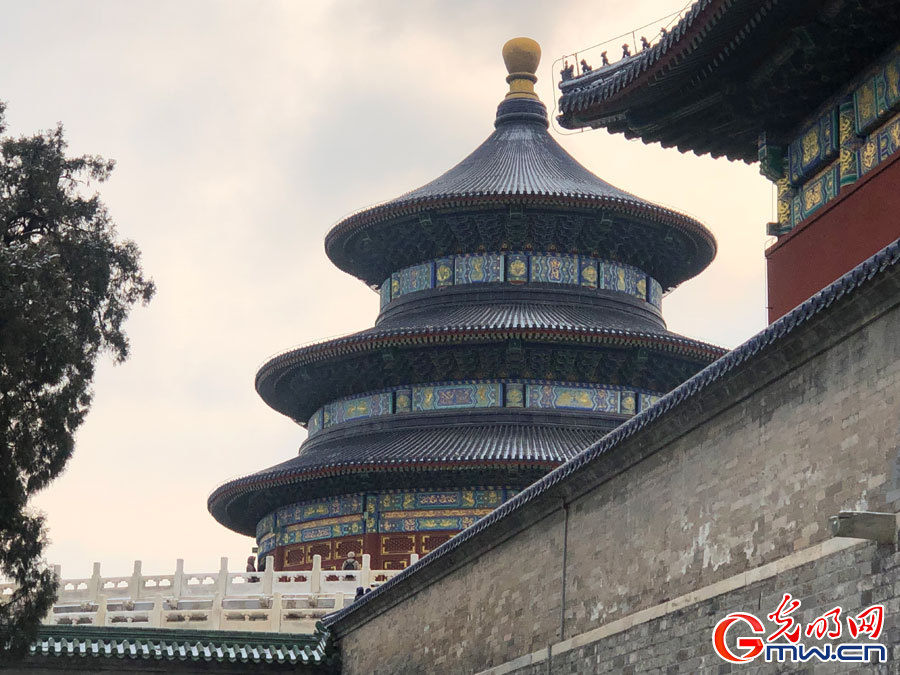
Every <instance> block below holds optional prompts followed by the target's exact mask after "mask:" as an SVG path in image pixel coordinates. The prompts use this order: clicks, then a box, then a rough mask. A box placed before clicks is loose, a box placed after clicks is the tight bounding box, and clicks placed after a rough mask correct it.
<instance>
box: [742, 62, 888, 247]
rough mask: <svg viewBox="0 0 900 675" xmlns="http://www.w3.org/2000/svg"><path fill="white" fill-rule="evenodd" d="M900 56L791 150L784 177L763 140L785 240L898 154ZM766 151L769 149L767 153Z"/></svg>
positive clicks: (777, 226) (777, 229)
mask: <svg viewBox="0 0 900 675" xmlns="http://www.w3.org/2000/svg"><path fill="white" fill-rule="evenodd" d="M898 109H900V50H895V51H894V53H893V54H891V56H890V57H889V58H888V59H887V60H886V61H885V62H884V63H883V65H882V66H881V67H880V68H879V69H878V70H876V72H875V74H874V75H871V76H867V77H866V78H864V79H863V80H862V81H861V82H860V84H859V85H858V86H857V87H856V89H855V90H853V91H852V92H849V93H848V94H847V96H846V97H845V98H844V99H843V100H840V101H839V102H838V103H837V104H836V105H834V106H832V107H830V108H829V110H828V111H827V112H826V113H825V114H824V115H822V116H821V117H819V118H818V119H817V120H816V121H815V122H813V123H812V124H811V125H810V126H809V127H807V128H806V129H805V130H804V131H803V132H802V133H801V134H800V135H799V136H798V137H797V138H796V139H795V140H794V141H793V142H792V143H791V144H790V145H789V146H788V150H787V156H786V158H785V159H786V162H785V163H786V167H785V169H784V170H785V175H784V176H783V177H779V176H778V175H776V174H777V172H776V169H777V167H778V166H779V162H778V161H776V160H777V158H776V157H774V154H776V150H777V148H775V147H774V146H767V145H765V144H766V140H765V135H764V134H763V135H761V136H760V149H759V152H760V158H761V162H762V159H763V157H765V160H766V162H765V165H761V169H760V170H761V171H762V172H763V174H764V175H766V176H768V177H769V178H771V179H772V180H773V181H774V182H775V185H776V187H777V190H778V196H777V202H778V222H777V223H772V224H771V226H770V228H769V234H776V235H781V234H786V233H787V232H790V231H791V230H792V229H793V228H794V227H796V226H797V225H798V224H800V223H801V222H802V221H803V220H804V219H806V218H808V217H810V216H811V215H812V214H814V213H816V212H817V211H818V210H820V209H821V208H822V207H823V206H824V205H826V204H827V203H828V202H829V201H831V200H833V199H835V198H836V197H838V196H839V195H840V191H841V189H842V188H844V187H848V186H851V185H853V184H854V183H855V182H856V181H857V180H859V179H860V178H862V177H863V176H865V175H866V174H867V173H869V172H871V171H872V170H873V169H875V168H876V167H877V166H878V165H879V164H881V163H882V162H884V161H885V160H886V159H887V158H888V157H890V156H892V155H893V154H894V153H895V152H897V150H898V148H900V116H897V115H896V112H897V110H898ZM764 146H765V147H764Z"/></svg>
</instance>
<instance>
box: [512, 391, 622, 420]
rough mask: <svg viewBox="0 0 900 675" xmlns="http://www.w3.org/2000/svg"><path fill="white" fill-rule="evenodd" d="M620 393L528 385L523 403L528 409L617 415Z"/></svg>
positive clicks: (619, 410) (619, 409)
mask: <svg viewBox="0 0 900 675" xmlns="http://www.w3.org/2000/svg"><path fill="white" fill-rule="evenodd" d="M620 393H621V392H620V391H619V390H618V389H603V388H598V387H569V386H565V385H559V384H530V385H528V387H526V393H525V401H526V406H527V407H528V408H553V409H555V410H591V411H594V412H609V413H619V412H621V408H620V407H619V403H620V396H619V395H620Z"/></svg>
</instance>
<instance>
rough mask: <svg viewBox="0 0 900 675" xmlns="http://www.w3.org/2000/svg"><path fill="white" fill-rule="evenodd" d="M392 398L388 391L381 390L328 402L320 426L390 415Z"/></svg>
mask: <svg viewBox="0 0 900 675" xmlns="http://www.w3.org/2000/svg"><path fill="white" fill-rule="evenodd" d="M393 398H394V397H393V396H392V395H391V393H390V392H383V393H380V394H369V395H366V396H357V397H354V398H349V399H343V400H341V401H336V402H334V403H329V404H328V405H326V406H325V414H324V415H323V424H322V426H323V427H330V426H333V425H335V424H341V423H343V422H351V421H353V420H360V419H368V418H370V417H380V416H382V415H390V414H391V412H393V410H392V409H393Z"/></svg>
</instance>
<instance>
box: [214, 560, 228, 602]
mask: <svg viewBox="0 0 900 675" xmlns="http://www.w3.org/2000/svg"><path fill="white" fill-rule="evenodd" d="M216 592H217V593H220V594H221V595H222V597H225V596H226V595H228V558H219V576H218V577H217V578H216Z"/></svg>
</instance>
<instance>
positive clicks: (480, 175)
mask: <svg viewBox="0 0 900 675" xmlns="http://www.w3.org/2000/svg"><path fill="white" fill-rule="evenodd" d="M495 127H496V128H495V130H494V132H493V133H492V134H491V135H490V136H489V137H488V138H487V139H486V140H485V141H484V142H483V143H482V144H481V145H479V146H478V147H477V148H476V149H475V150H474V151H473V152H472V153H471V154H470V155H469V156H468V157H466V158H465V159H464V160H462V161H461V162H460V163H459V164H457V165H456V166H455V167H453V168H452V169H450V170H449V171H447V172H446V173H444V174H443V175H441V176H439V177H438V178H436V179H435V180H433V181H431V182H430V183H427V184H425V185H423V186H422V187H420V188H417V189H415V190H412V191H410V192H407V193H405V194H403V195H401V196H399V197H397V198H395V199H392V200H390V201H386V202H383V203H382V204H379V205H376V206H373V207H371V208H367V209H364V210H362V211H358V212H356V213H354V214H352V215H350V216H348V217H346V218H344V219H343V220H341V221H340V222H339V223H338V224H337V225H335V226H334V228H332V230H331V231H330V232H329V233H328V236H327V237H326V239H325V249H326V252H327V253H328V256H329V257H330V258H331V259H332V261H333V262H334V263H335V264H336V265H337V266H338V267H340V268H341V269H343V270H345V271H347V272H349V273H351V274H354V275H355V276H358V277H359V278H361V279H363V280H364V281H366V282H367V283H369V284H370V285H373V286H377V285H379V284H381V283H382V282H383V281H384V278H385V275H386V274H389V273H390V272H391V271H393V270H396V269H399V268H401V267H404V266H406V265H410V264H414V263H417V262H420V261H421V260H424V259H428V258H429V257H438V256H440V255H444V254H449V253H454V252H457V251H462V250H501V249H505V248H508V247H512V248H516V247H519V248H529V247H530V246H532V245H535V244H536V242H535V240H536V239H538V238H542V239H544V240H546V239H547V238H548V237H549V238H550V240H551V243H553V244H554V245H556V246H557V247H558V248H559V249H560V250H566V251H567V252H573V253H574V252H587V251H589V250H594V251H597V250H598V248H599V249H602V248H604V247H605V246H606V245H608V246H610V247H612V246H616V245H619V246H623V248H622V253H621V255H622V256H623V259H625V261H626V262H632V263H633V264H635V265H637V266H639V267H641V268H642V269H646V270H647V271H648V272H650V273H651V274H653V275H654V276H655V277H656V278H658V279H660V280H661V281H662V282H664V286H665V287H671V286H674V285H677V284H678V283H681V281H683V280H684V279H687V278H690V277H692V276H694V275H695V274H697V273H699V272H700V271H701V270H702V269H703V268H705V267H706V266H707V265H708V264H709V263H710V262H711V261H712V259H713V257H714V256H715V252H716V242H715V238H714V237H713V235H712V234H711V233H710V232H709V230H707V229H706V228H705V227H704V226H703V225H702V224H700V223H699V222H697V221H696V220H694V219H693V218H690V217H688V216H686V215H684V214H681V213H678V212H677V211H673V210H671V209H667V208H664V207H662V206H658V205H656V204H652V203H650V202H648V201H645V200H643V199H640V198H639V197H636V196H635V195H632V194H630V193H628V192H625V191H624V190H620V189H619V188H617V187H615V186H613V185H610V184H609V183H607V182H606V181H603V180H601V179H600V178H598V177H597V176H595V175H594V174H593V173H591V172H590V171H588V170H587V169H586V168H585V167H583V166H582V165H581V164H579V163H578V162H577V161H576V160H575V158H574V157H572V156H571V155H570V154H569V153H568V152H566V151H565V150H564V149H563V148H562V146H560V145H559V143H557V142H556V140H555V139H554V138H553V137H552V136H551V135H550V134H549V133H548V130H547V129H548V121H547V110H546V108H545V107H544V104H543V103H541V102H540V101H538V100H532V99H506V100H504V101H503V102H501V103H500V105H499V107H498V108H497V117H496V120H495ZM512 205H519V206H522V207H528V208H534V209H537V210H540V209H555V210H560V211H563V210H566V211H570V210H572V209H582V210H586V211H587V212H588V213H591V212H592V213H594V214H596V215H598V216H602V217H609V218H612V219H613V220H615V219H617V218H618V219H619V222H616V224H615V229H616V232H615V233H614V234H613V235H609V237H608V239H604V240H601V241H600V243H599V244H598V239H597V237H596V236H593V237H592V236H591V234H590V233H589V232H584V233H583V234H578V233H577V232H567V231H560V232H558V233H550V234H548V231H547V230H544V231H543V232H541V233H540V234H537V233H534V232H530V233H529V232H528V231H526V232H524V233H522V234H521V235H520V239H519V240H518V241H517V240H516V235H514V234H511V233H510V232H508V231H506V230H505V229H504V228H502V227H501V228H500V229H496V228H495V229H493V230H492V231H491V233H485V232H476V233H474V234H468V235H463V236H462V237H458V236H457V237H456V238H455V239H454V238H453V237H450V238H449V239H448V238H447V236H446V235H447V233H446V232H443V233H442V235H441V236H439V237H437V238H435V237H434V235H433V234H429V233H427V232H424V231H423V229H422V227H421V226H420V224H419V222H418V220H416V216H419V217H429V216H430V214H431V213H435V212H440V211H442V210H446V209H453V210H454V212H455V214H456V215H457V216H464V215H465V214H466V213H471V214H473V215H475V214H480V213H483V212H484V210H485V209H491V208H494V209H496V208H498V207H499V208H505V207H507V206H512ZM635 224H636V225H638V227H639V228H644V229H645V230H646V232H645V234H642V235H641V236H640V239H641V240H642V241H641V242H640V244H639V245H636V246H634V247H629V245H628V244H627V243H625V242H626V240H627V238H628V237H627V235H628V233H627V232H626V230H629V229H634V225H635ZM439 229H441V230H446V228H445V227H441V228H439ZM584 229H585V227H584V226H583V225H581V226H576V228H575V230H578V231H580V230H584ZM587 229H588V230H590V229H591V228H590V227H588V228H587ZM398 237H399V238H400V240H401V241H404V242H406V243H407V246H405V247H403V250H397V249H398V248H400V247H397V246H396V243H397V241H398ZM473 237H474V239H473ZM579 237H581V239H579ZM554 239H558V241H552V240H554ZM666 239H668V240H669V244H667V245H668V246H670V247H671V248H672V249H673V250H672V251H662V250H661V251H660V252H659V253H658V255H657V257H658V258H660V262H658V263H656V264H654V263H653V262H652V261H648V260H647V252H648V251H651V252H652V249H653V243H652V242H654V241H656V242H662V241H664V240H666ZM645 240H649V242H650V243H647V242H646V241H645ZM631 248H634V249H635V250H634V251H631ZM629 256H640V259H629ZM663 259H665V262H663ZM658 268H662V269H658Z"/></svg>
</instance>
